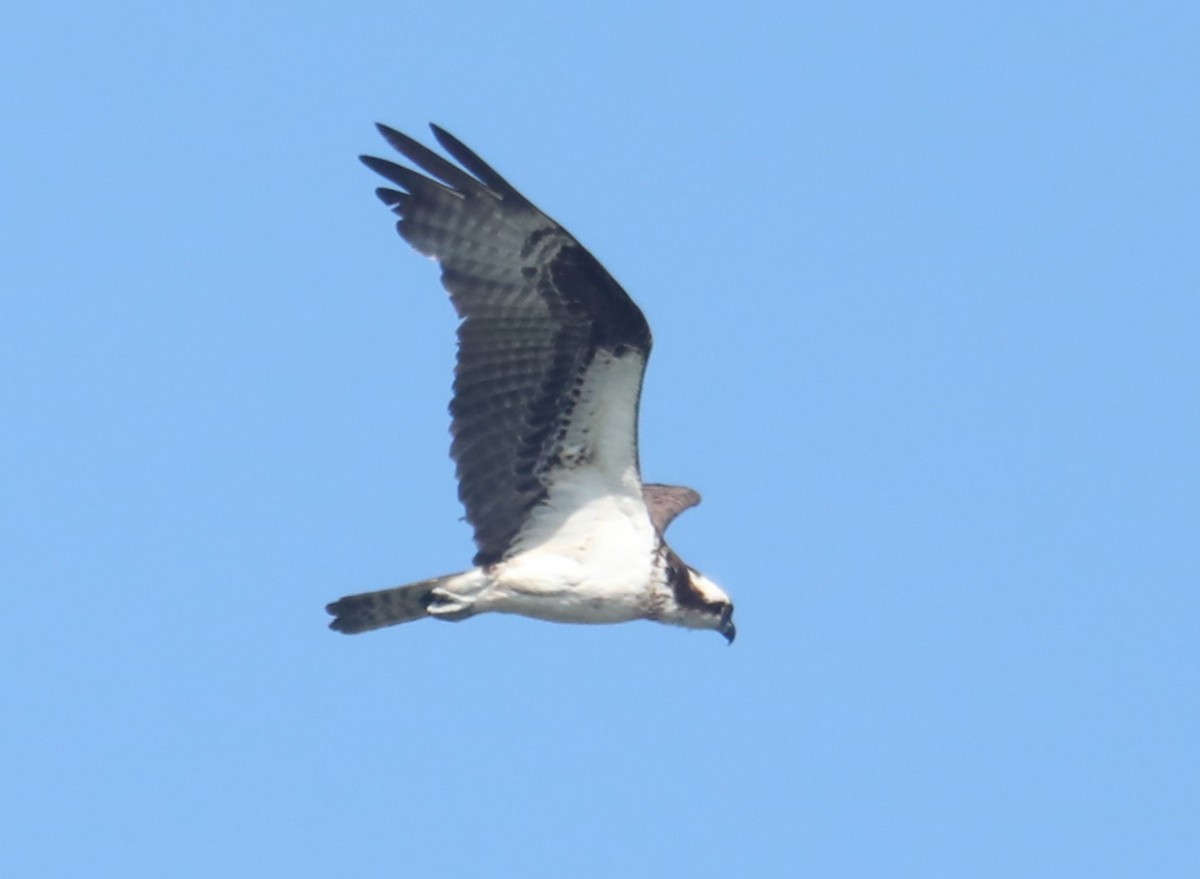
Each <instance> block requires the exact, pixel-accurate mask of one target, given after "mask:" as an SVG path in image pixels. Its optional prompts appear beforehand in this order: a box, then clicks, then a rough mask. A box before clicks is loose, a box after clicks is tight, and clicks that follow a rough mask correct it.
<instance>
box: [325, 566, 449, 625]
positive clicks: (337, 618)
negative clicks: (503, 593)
mask: <svg viewBox="0 0 1200 879" xmlns="http://www.w3.org/2000/svg"><path fill="white" fill-rule="evenodd" d="M456 576H458V575H457V574H447V575H446V576H444V577H434V578H433V579H431V580H422V581H421V582H420V583H410V584H409V585H407V586H396V587H395V588H392V589H381V590H380V591H378V592H364V593H362V594H361V595H347V596H346V597H345V598H339V599H338V600H337V601H335V602H333V603H332V604H327V605H325V610H326V611H328V612H329V613H331V614H333V617H334V619H333V622H331V623H330V624H329V628H331V629H333V630H334V631H335V632H343V633H345V634H347V635H356V634H358V633H359V632H369V631H371V629H382V628H383V627H384V626H394V625H397V624H398V623H408V622H412V621H413V620H419V619H422V618H423V617H426V616H428V615H429V614H428V608H429V603H430V601H432V599H433V590H434V589H436V588H437V587H438V586H439V585H441V584H442V583H444V582H445V581H447V580H450V579H452V578H454V577H456Z"/></svg>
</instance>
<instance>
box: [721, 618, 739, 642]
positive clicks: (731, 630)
mask: <svg viewBox="0 0 1200 879" xmlns="http://www.w3.org/2000/svg"><path fill="white" fill-rule="evenodd" d="M717 631H718V632H720V633H721V634H722V635H724V636H725V642H726V643H727V644H732V643H733V639H734V638H736V637H737V626H735V625H734V624H733V620H725V622H723V623H721V627H720V628H719V629H717Z"/></svg>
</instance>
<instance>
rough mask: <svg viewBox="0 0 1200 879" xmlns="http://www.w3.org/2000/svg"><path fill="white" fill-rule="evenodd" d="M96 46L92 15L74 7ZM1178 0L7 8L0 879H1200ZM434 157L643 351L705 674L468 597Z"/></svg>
mask: <svg viewBox="0 0 1200 879" xmlns="http://www.w3.org/2000/svg"><path fill="white" fill-rule="evenodd" d="M101 10H103V11H101ZM1198 46H1200V11H1198V9H1197V6H1196V5H1195V4H1194V3H1185V2H1179V3H1159V2H1141V3H1118V2H1087V3H1084V2H1080V3H1055V2H1006V3H994V4H968V3H948V2H941V3H938V2H918V3H894V2H841V3H836V4H835V3H821V4H806V3H794V2H789V3H782V2H780V3H754V2H748V3H747V2H738V3H700V4H696V3H663V4H654V3H642V2H639V3H625V2H615V3H603V4H600V3H596V4H573V5H570V6H568V5H564V4H561V3H550V2H546V3H531V2H506V3H503V4H499V3H497V4H474V5H473V4H470V3H441V4H439V3H428V2H425V3H408V2H403V0H392V2H388V3H355V2H347V3H337V4H333V3H330V4H294V3H287V4H284V3H270V2H268V3H261V4H245V3H228V2H210V3H202V4H201V3H188V4H181V3H170V2H167V3H163V2H153V3H151V2H144V3H121V2H116V3H113V4H94V3H78V2H75V3H56V2H52V0H51V2H44V3H22V4H10V8H8V9H7V10H6V11H5V12H4V13H3V16H2V21H0V68H2V69H3V76H2V77H0V107H2V109H3V123H2V124H3V132H4V133H3V136H2V137H0V242H2V243H0V250H2V251H3V252H2V254H0V401H2V406H3V412H4V421H3V425H4V426H3V430H2V431H0V468H2V469H0V473H2V480H3V482H2V487H0V516H2V517H3V522H2V524H3V529H2V534H3V552H2V553H0V583H2V584H3V586H2V587H0V588H3V590H4V603H3V607H4V612H3V614H0V674H2V675H3V689H2V697H0V698H2V703H0V704H2V706H3V720H2V721H0V827H2V828H3V830H2V831H0V833H2V835H3V844H0V875H3V876H11V877H39V879H42V877H121V879H140V877H156V879H158V877H206V879H211V877H232V879H241V877H256V879H258V877H265V876H288V877H325V876H341V875H349V876H364V877H366V876H464V877H478V876H492V875H494V876H503V875H521V876H538V875H544V876H572V877H613V876H689V877H710V876H711V877H724V879H728V877H735V876H813V877H843V876H845V877H860V876H866V877H873V876H879V877H895V876H913V877H923V879H924V877H955V879H961V877H1015V876H1020V877H1041V876H1046V877H1063V876H1081V877H1083V876H1086V877H1089V879H1092V877H1107V876H1155V877H1195V876H1200V701H1198V683H1200V455H1198V453H1200V351H1198V348H1200V338H1198V336H1200V248H1198V245H1200V159H1198V157H1200V121H1198V120H1200V113H1198V109H1200V102H1198V100H1197V83H1198V82H1200V49H1198ZM375 121H385V122H388V123H389V124H391V125H393V126H395V127H397V128H400V129H401V130H404V131H408V132H410V133H413V134H415V135H416V136H418V137H421V138H423V139H426V140H427V142H428V140H429V138H428V131H427V129H426V128H425V125H426V123H427V122H429V121H435V122H437V123H439V124H441V125H443V126H445V127H447V128H448V129H449V130H451V131H452V132H454V133H455V134H457V135H458V136H459V137H461V138H462V139H463V140H464V141H466V142H467V143H468V144H469V145H471V146H472V147H473V148H474V149H476V150H477V151H478V152H480V153H481V154H482V155H483V156H484V157H485V158H486V159H487V160H488V161H489V162H491V163H492V164H493V165H495V166H496V167H497V168H498V169H499V170H500V171H501V172H502V173H504V174H505V175H506V176H508V177H509V179H510V180H512V181H513V182H514V183H515V184H516V185H517V186H518V187H520V188H521V189H523V190H524V192H525V193H526V194H527V195H528V196H529V197H530V198H532V199H533V200H534V201H535V202H536V203H538V204H539V205H540V206H541V207H543V208H544V209H545V210H546V211H547V212H548V213H550V214H551V215H552V216H554V217H556V218H557V219H559V220H560V221H562V222H563V223H564V224H565V225H566V226H567V227H568V228H569V229H570V230H571V231H572V232H574V233H575V234H576V235H577V236H578V237H579V238H580V239H582V241H583V242H584V244H585V245H586V246H588V247H589V248H590V249H592V251H593V252H594V253H596V255H597V256H598V257H599V258H600V259H601V260H602V261H603V262H604V263H605V264H606V266H607V267H608V268H609V269H610V271H611V272H612V273H613V274H614V275H615V276H616V277H617V278H618V279H619V280H620V281H621V282H622V283H623V284H624V286H625V287H626V288H627V289H628V290H629V291H630V293H631V294H632V295H633V296H634V297H635V298H636V299H637V300H638V302H639V303H640V304H641V305H642V307H643V309H644V310H645V312H646V314H647V316H648V318H649V319H650V322H651V324H652V326H653V328H654V332H655V338H656V348H655V353H654V357H653V358H652V360H651V363H650V369H649V373H648V381H647V386H646V392H645V396H644V399H643V415H642V462H643V467H644V471H645V473H646V476H647V477H648V478H650V479H654V480H659V481H669V482H678V483H684V484H688V485H693V486H695V487H696V488H698V489H699V490H700V491H701V492H702V493H703V494H704V503H703V504H702V505H701V506H700V507H699V508H698V509H696V510H693V511H690V512H688V513H687V514H686V515H685V516H684V517H683V518H682V519H681V520H680V521H678V522H677V523H676V524H675V526H674V527H673V529H672V538H673V541H672V542H673V543H674V545H675V547H676V548H677V549H678V551H679V552H680V554H681V555H682V556H683V557H684V558H685V559H687V560H688V561H690V562H691V563H692V564H694V565H695V566H696V567H698V568H700V569H701V570H703V571H704V572H705V573H706V574H709V575H710V576H712V577H713V578H714V579H716V580H718V581H719V582H720V583H721V584H722V585H723V586H724V587H725V588H726V589H727V590H728V591H729V592H730V594H731V595H732V596H733V597H734V599H735V601H736V602H737V607H738V612H737V620H738V628H739V638H738V641H737V643H736V644H734V645H733V646H732V647H727V646H726V645H725V643H724V642H723V640H722V639H721V638H720V637H719V636H718V635H716V634H714V633H711V632H687V631H683V630H675V629H668V628H665V627H659V626H653V625H650V624H645V623H635V624H630V625H625V626H616V627H597V628H583V627H568V626H557V625H552V624H545V623H536V622H532V621H528V620H523V619H516V618H504V617H491V618H480V619H475V620H471V621H468V622H466V623H463V624H461V625H447V624H440V623H437V622H432V621H431V622H422V623H418V624H413V625H410V626H406V627H403V628H397V629H391V630H387V631H383V632H376V633H372V634H369V635H364V636H360V637H355V638H347V637H343V636H340V635H337V634H334V633H332V632H330V631H328V630H327V629H326V628H325V623H326V617H325V614H324V611H323V605H324V604H325V603H326V602H327V601H329V600H331V599H334V598H336V597H338V596H340V595H343V594H345V593H347V592H355V591H364V590H368V589H376V588H382V587H386V586H391V585H396V584H399V583H403V582H406V581H409V580H414V579H418V578H422V577H426V576H431V575H434V574H440V573H446V572H450V571H455V570H459V569H462V568H463V567H465V566H466V564H467V563H468V560H469V559H470V557H471V555H472V552H473V549H472V546H471V540H470V532H469V530H468V528H467V526H466V525H465V524H464V523H463V522H462V521H460V517H461V513H462V511H461V509H460V507H459V506H458V503H457V501H456V499H455V483H454V475H453V467H452V464H451V462H450V460H449V458H448V455H447V450H448V434H447V427H448V416H447V414H446V408H445V407H446V404H447V401H448V397H449V387H450V378H451V368H452V362H453V353H454V340H453V330H454V317H453V313H452V310H451V308H450V306H449V304H448V303H447V302H446V299H445V296H444V293H443V292H442V290H441V288H440V286H439V285H438V282H437V276H436V275H437V273H436V270H435V267H434V266H433V265H432V264H431V263H429V262H428V261H426V260H423V259H420V258H419V257H417V256H416V255H415V254H414V253H412V252H411V251H410V250H409V249H408V247H407V246H406V245H404V244H403V243H402V242H401V241H400V239H399V238H397V237H396V235H395V233H394V231H393V228H392V222H391V217H390V215H389V214H388V213H387V212H386V210H385V209H384V208H383V207H382V206H381V205H380V204H379V203H378V202H377V201H376V200H375V198H374V196H373V195H372V189H373V188H374V186H375V185H376V182H377V181H376V180H375V179H373V175H372V174H371V173H370V172H369V171H367V170H366V169H365V168H363V167H362V166H361V165H359V163H358V162H357V160H356V158H355V157H356V156H357V155H358V154H359V153H362V152H375V153H380V152H381V151H384V150H386V145H385V144H384V143H383V142H382V140H381V139H380V138H379V137H378V136H377V134H376V133H375V131H374V129H373V127H372V123H374V122H375Z"/></svg>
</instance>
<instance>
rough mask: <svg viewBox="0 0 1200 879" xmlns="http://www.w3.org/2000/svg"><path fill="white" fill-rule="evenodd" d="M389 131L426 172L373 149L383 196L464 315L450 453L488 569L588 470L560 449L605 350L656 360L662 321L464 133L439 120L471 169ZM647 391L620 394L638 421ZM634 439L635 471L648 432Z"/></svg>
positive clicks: (480, 560)
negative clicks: (569, 479) (653, 324)
mask: <svg viewBox="0 0 1200 879" xmlns="http://www.w3.org/2000/svg"><path fill="white" fill-rule="evenodd" d="M378 128H379V130H380V132H381V133H382V134H383V136H384V138H385V139H386V140H387V141H388V143H389V144H391V145H392V146H393V147H394V148H395V149H396V150H397V151H399V152H400V153H401V154H402V155H403V156H404V157H405V158H407V159H408V160H409V161H410V162H412V163H413V164H414V165H415V166H416V167H417V168H420V169H421V170H422V171H424V172H425V174H421V173H419V172H418V171H415V170H413V169H412V168H408V167H405V166H402V165H397V164H395V163H393V162H389V161H386V160H383V159H378V158H374V157H370V156H363V157H362V160H363V162H364V163H365V164H366V165H367V166H368V167H369V168H371V169H372V170H374V171H376V172H377V173H379V174H380V175H382V176H383V177H385V178H387V179H388V180H389V181H391V182H392V183H394V184H396V185H397V186H399V187H400V189H399V190H397V189H392V188H387V187H384V188H380V189H378V190H376V193H377V194H378V196H379V198H380V199H381V200H382V201H383V202H384V203H385V204H386V205H388V206H389V207H390V208H391V209H392V210H393V211H394V212H395V213H396V214H397V215H398V216H399V217H400V220H399V222H398V223H397V229H398V231H399V232H400V235H401V236H402V237H403V238H404V239H405V240H406V241H407V242H409V244H411V245H412V246H413V247H414V248H416V249H417V250H418V251H419V252H421V253H423V254H425V255H426V256H430V257H432V258H434V259H435V260H437V261H438V263H439V264H440V265H441V269H442V283H443V284H444V285H445V287H446V289H447V290H448V291H449V293H450V298H451V301H452V302H453V304H454V307H455V309H456V310H457V312H458V315H459V317H460V318H462V323H461V324H460V326H459V330H458V341H459V347H458V363H457V367H456V369H455V379H454V398H453V401H452V402H451V404H450V412H451V415H452V418H453V421H452V425H451V433H452V435H453V442H452V444H451V456H452V457H453V458H454V460H455V462H456V464H457V471H458V480H459V498H460V499H461V500H462V502H463V505H464V507H465V508H466V515H467V521H468V522H470V523H471V525H472V527H473V528H474V530H475V544H476V548H477V550H478V551H477V553H476V556H475V564H477V565H488V564H491V563H493V562H496V561H499V560H501V559H503V558H504V557H505V554H506V552H507V551H508V550H509V548H510V547H511V546H512V545H513V544H514V542H515V539H516V537H517V535H518V534H519V533H520V530H521V528H522V525H523V524H524V523H525V521H526V519H527V517H528V515H529V513H530V512H531V511H532V510H533V509H534V508H535V507H536V506H537V505H538V504H539V503H541V502H542V501H543V500H545V498H546V496H547V491H548V488H549V486H550V485H551V484H552V482H553V480H554V475H555V471H556V469H557V468H560V467H564V466H572V467H580V466H586V460H585V459H580V458H578V457H577V458H575V459H573V462H572V463H569V464H568V463H565V462H564V460H563V459H562V458H561V457H560V455H559V454H558V452H559V449H558V446H559V444H561V441H562V438H563V437H564V436H565V435H566V434H567V428H568V424H567V422H569V420H570V418H571V417H572V410H573V396H572V395H573V394H577V393H578V388H579V386H580V384H581V383H582V381H583V377H584V376H585V374H586V373H587V370H588V367H589V365H590V364H591V362H592V361H593V360H594V358H595V357H596V356H597V354H598V353H600V352H607V353H610V354H613V355H616V356H618V357H623V356H625V355H627V354H637V355H639V356H640V358H641V363H642V365H643V368H644V364H645V360H646V358H648V357H649V353H650V346H651V338H650V329H649V327H648V326H647V324H646V320H645V318H644V317H643V316H642V313H641V310H640V309H639V308H638V307H637V305H636V304H634V302H633V301H632V300H631V299H630V298H629V296H628V295H627V294H626V293H625V291H624V290H623V289H621V287H620V285H619V284H617V282H616V281H615V280H613V278H612V277H611V276H610V275H609V274H608V272H607V271H605V269H604V267H603V266H601V265H600V263H599V262H598V261H597V260H596V258H595V257H593V256H592V255H591V254H590V253H589V252H588V251H587V250H586V249H584V248H583V246H582V245H580V244H579V242H578V241H576V240H575V239H574V238H573V237H572V236H571V235H570V234H569V233H568V232H567V231H566V230H565V229H563V228H562V227H561V226H559V225H558V224H557V223H556V222H554V221H553V220H552V219H550V218H549V217H547V216H546V215H545V214H543V213H542V212H541V211H540V210H538V209H537V208H536V207H535V206H534V205H533V204H531V203H530V202H529V201H528V200H527V199H526V198H525V197H524V196H522V195H521V194H520V193H519V192H517V190H516V189H514V188H513V187H512V186H511V185H510V184H509V183H508V182H507V181H506V180H504V178H502V177H501V176H500V175H499V174H497V173H496V172H495V171H494V170H493V169H492V168H491V167H490V166H489V165H487V164H486V163H485V162H484V161H483V160H482V159H480V158H479V157H478V156H477V155H475V153H473V152H472V151H471V150H469V149H468V148H467V147H466V146H464V145H463V144H462V143H461V142H460V141H458V140H457V139H456V138H454V137H453V136H451V135H450V134H448V133H446V132H445V131H443V130H442V129H440V128H438V127H437V126H432V128H433V133H434V136H435V137H436V138H437V140H438V143H439V144H441V146H442V147H443V148H444V149H445V150H446V152H447V153H449V154H450V156H451V157H453V158H454V159H456V160H457V161H458V162H459V163H460V164H461V166H462V167H459V166H458V165H455V164H453V163H452V162H450V161H448V160H447V159H445V158H443V157H442V156H440V155H438V154H437V153H435V152H433V151H432V150H430V149H428V148H427V147H425V146H423V145H422V144H420V143H418V142H417V141H415V140H413V139H412V138H410V137H408V136H406V135H404V134H401V133H400V132H398V131H395V130H393V129H391V128H388V127H386V126H383V125H380V126H378ZM463 169H466V170H463ZM426 175H429V176H426ZM401 190H403V191H401ZM639 387H640V383H639ZM638 396H639V395H638V394H636V393H635V394H633V395H632V396H631V398H630V399H628V400H622V401H620V405H623V406H630V407H632V408H633V413H632V416H633V417H632V422H633V424H634V425H635V428H636V423H637V420H636V410H637V406H638V403H639V400H638ZM605 427H606V425H605V424H604V423H600V424H596V425H592V426H590V430H591V432H592V434H593V435H597V434H600V433H602V432H603V431H604V430H605ZM635 433H636V429H635ZM630 446H631V454H632V455H633V460H632V462H631V463H632V465H633V466H634V467H636V465H637V461H636V436H635V437H634V438H633V442H632V443H631V444H630ZM581 460H582V463H581ZM667 521H669V519H668V520H667Z"/></svg>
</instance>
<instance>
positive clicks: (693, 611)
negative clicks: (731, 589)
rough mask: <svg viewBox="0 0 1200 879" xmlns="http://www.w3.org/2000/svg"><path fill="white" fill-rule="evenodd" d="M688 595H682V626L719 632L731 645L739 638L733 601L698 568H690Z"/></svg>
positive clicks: (679, 620)
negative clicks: (734, 620) (734, 622)
mask: <svg viewBox="0 0 1200 879" xmlns="http://www.w3.org/2000/svg"><path fill="white" fill-rule="evenodd" d="M687 575H688V587H689V588H688V593H687V594H686V596H685V595H679V594H678V593H677V595H676V600H677V601H678V602H679V605H680V607H679V617H678V619H677V622H678V623H679V624H680V625H684V626H688V627H689V628H693V629H716V630H717V631H718V632H720V633H721V634H722V635H724V636H725V640H726V641H728V642H729V643H730V644H732V643H733V639H734V638H735V637H736V636H737V628H736V627H735V626H734V624H733V602H732V601H730V600H729V596H728V595H726V594H725V590H723V589H722V588H721V587H720V586H718V585H717V584H716V583H714V582H713V581H712V580H710V579H708V577H705V576H704V575H703V574H701V573H700V572H699V571H697V570H696V569H695V568H691V567H689V568H687Z"/></svg>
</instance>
